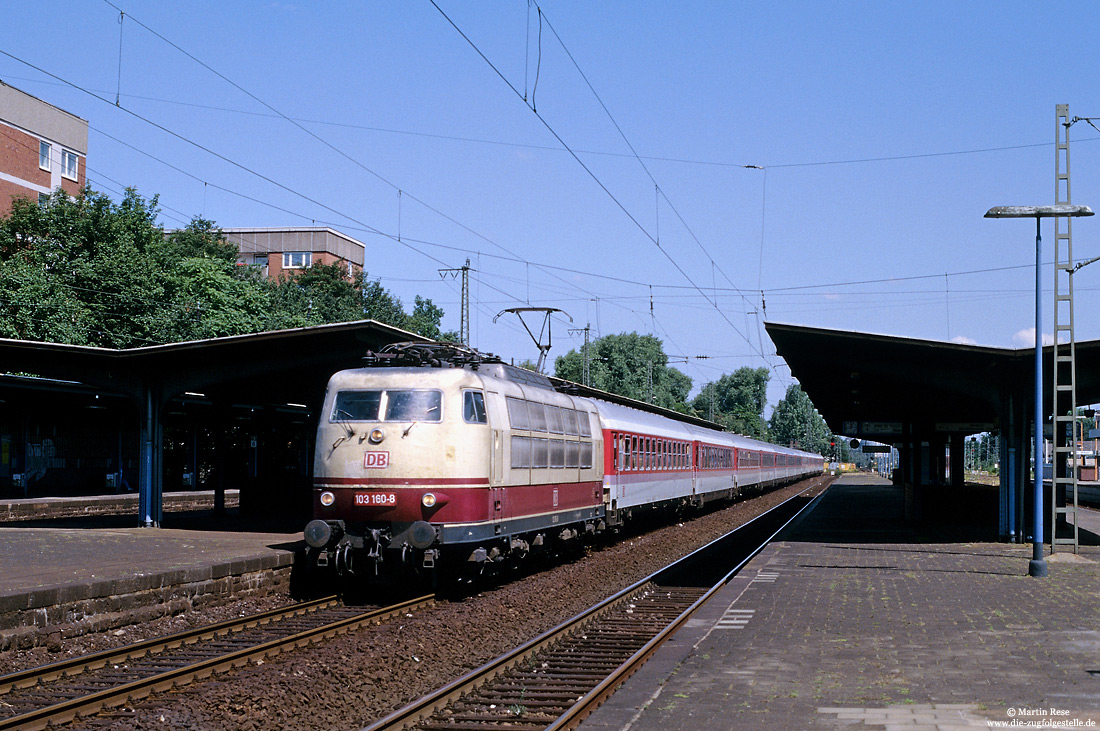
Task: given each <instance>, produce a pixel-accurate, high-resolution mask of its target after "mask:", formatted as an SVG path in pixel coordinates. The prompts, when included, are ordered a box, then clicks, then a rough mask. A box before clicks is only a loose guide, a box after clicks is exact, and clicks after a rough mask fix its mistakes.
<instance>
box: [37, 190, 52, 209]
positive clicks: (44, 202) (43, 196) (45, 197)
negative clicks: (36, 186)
mask: <svg viewBox="0 0 1100 731" xmlns="http://www.w3.org/2000/svg"><path fill="white" fill-rule="evenodd" d="M38 205H39V207H41V208H45V207H46V206H48V205H50V194H49V193H39V194H38Z"/></svg>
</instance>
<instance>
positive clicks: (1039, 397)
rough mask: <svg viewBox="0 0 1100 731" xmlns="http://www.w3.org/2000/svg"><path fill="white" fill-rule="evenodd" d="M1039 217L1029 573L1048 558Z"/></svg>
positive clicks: (1041, 571)
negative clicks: (1045, 553) (1032, 524)
mask: <svg viewBox="0 0 1100 731" xmlns="http://www.w3.org/2000/svg"><path fill="white" fill-rule="evenodd" d="M1041 221H1042V219H1041V218H1039V216H1036V217H1035V485H1034V488H1035V527H1034V533H1033V536H1034V537H1033V539H1032V552H1031V561H1029V562H1028V566H1027V573H1028V575H1030V576H1046V575H1047V562H1046V560H1045V559H1044V558H1043V330H1042V320H1043V277H1042V271H1043V237H1042V235H1041V234H1040V231H1039V228H1040V226H1039V224H1040V222H1041Z"/></svg>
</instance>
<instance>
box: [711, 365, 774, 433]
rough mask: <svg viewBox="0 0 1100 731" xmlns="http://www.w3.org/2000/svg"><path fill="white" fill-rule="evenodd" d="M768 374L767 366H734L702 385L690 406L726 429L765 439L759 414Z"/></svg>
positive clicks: (766, 395)
mask: <svg viewBox="0 0 1100 731" xmlns="http://www.w3.org/2000/svg"><path fill="white" fill-rule="evenodd" d="M770 377H771V376H770V374H769V373H768V369H767V368H749V367H748V366H745V367H743V368H738V369H737V370H736V371H734V372H733V373H732V374H731V373H725V374H723V375H722V377H721V378H719V379H718V380H717V381H712V382H711V383H708V384H707V385H705V386H703V388H702V390H701V391H700V392H699V395H698V396H696V397H695V398H694V399H692V402H691V406H692V408H693V409H694V410H695V413H696V414H697V415H699V416H701V417H703V418H704V419H711V420H712V421H714V422H716V423H718V424H721V425H722V426H724V427H725V428H726V429H728V430H730V431H733V432H736V433H738V434H744V435H746V436H750V437H753V438H755V439H767V438H768V429H767V425H766V424H765V423H764V416H763V415H764V406H765V404H766V403H767V398H768V380H769V379H770Z"/></svg>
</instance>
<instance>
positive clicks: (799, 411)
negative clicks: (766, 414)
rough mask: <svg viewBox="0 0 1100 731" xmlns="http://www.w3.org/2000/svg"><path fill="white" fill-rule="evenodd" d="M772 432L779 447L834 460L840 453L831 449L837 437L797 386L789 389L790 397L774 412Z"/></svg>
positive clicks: (780, 403) (783, 400)
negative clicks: (791, 447)
mask: <svg viewBox="0 0 1100 731" xmlns="http://www.w3.org/2000/svg"><path fill="white" fill-rule="evenodd" d="M771 432H772V441H774V442H775V443H776V444H783V445H787V446H794V447H797V448H799V449H803V450H806V451H807V452H816V453H818V454H824V455H830V456H832V455H833V454H835V453H836V449H835V448H833V447H831V446H830V442H831V441H835V440H836V437H835V436H834V435H833V433H832V431H830V429H829V427H828V425H827V424H826V423H825V420H824V419H823V418H821V414H819V413H817V409H815V408H814V405H813V402H812V401H810V397H809V396H807V395H806V392H805V391H803V390H802V387H801V386H799V385H798V384H797V383H794V384H791V385H790V386H789V387H788V388H787V393H786V395H785V396H784V397H783V398H782V399H781V400H780V401H779V403H778V404H776V406H775V410H774V411H772V418H771ZM838 446H839V442H838Z"/></svg>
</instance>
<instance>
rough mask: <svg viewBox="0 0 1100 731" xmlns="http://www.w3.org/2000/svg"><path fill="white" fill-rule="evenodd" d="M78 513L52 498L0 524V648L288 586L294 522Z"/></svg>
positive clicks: (48, 641)
mask: <svg viewBox="0 0 1100 731" xmlns="http://www.w3.org/2000/svg"><path fill="white" fill-rule="evenodd" d="M107 497H110V496H107ZM85 500H94V499H92V498H88V499H85ZM8 502H12V501H5V503H8ZM83 507H89V506H88V505H87V504H85V502H82V501H81V500H76V501H75V502H74V499H57V500H56V501H55V503H54V504H53V505H52V506H51V507H50V509H49V510H48V511H46V512H44V513H41V514H40V515H39V516H38V517H37V519H35V520H20V521H18V522H6V523H2V524H0V650H5V649H10V648H13V647H23V648H25V647H31V646H37V645H45V646H56V645H57V644H58V642H59V640H60V639H61V638H63V637H70V636H76V635H80V634H84V633H87V632H93V631H102V630H105V629H112V628H114V627H116V626H121V625H123V624H128V623H131V622H134V621H143V620H147V619H152V618H155V617H159V616H163V615H166V614H172V613H178V612H181V611H185V610H186V609H187V608H189V607H194V606H199V605H201V604H205V603H209V602H215V601H222V600H225V599H226V598H228V597H231V596H245V595H255V594H267V593H271V592H275V591H287V590H288V588H289V585H290V581H291V572H292V569H293V567H294V561H295V556H296V549H297V548H298V546H299V545H300V542H301V526H300V525H298V524H291V523H288V522H286V521H283V522H281V523H280V522H277V521H266V522H265V521H259V520H245V519H243V518H241V517H240V516H239V515H238V511H237V510H235V509H230V510H227V511H226V512H225V513H224V514H222V515H216V514H215V513H214V512H213V511H212V510H209V509H205V510H186V511H182V512H167V511H166V512H165V515H164V522H163V524H162V525H163V527H161V528H156V529H150V528H140V527H135V522H136V517H135V516H136V512H135V513H131V514H129V515H110V514H108V515H95V514H87V515H79V516H74V515H73V513H72V511H73V510H76V509H78V508H83ZM90 509H92V510H94V509H96V508H94V507H91V508H90ZM5 510H10V511H12V512H18V510H17V509H16V508H13V507H10V506H8V505H7V504H4V505H0V515H3V514H4V511H5ZM19 510H22V508H20V509H19ZM50 511H52V512H50ZM51 514H52V515H68V516H69V517H54V518H50V517H49V515H51ZM296 523H300V521H297V522H296Z"/></svg>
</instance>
